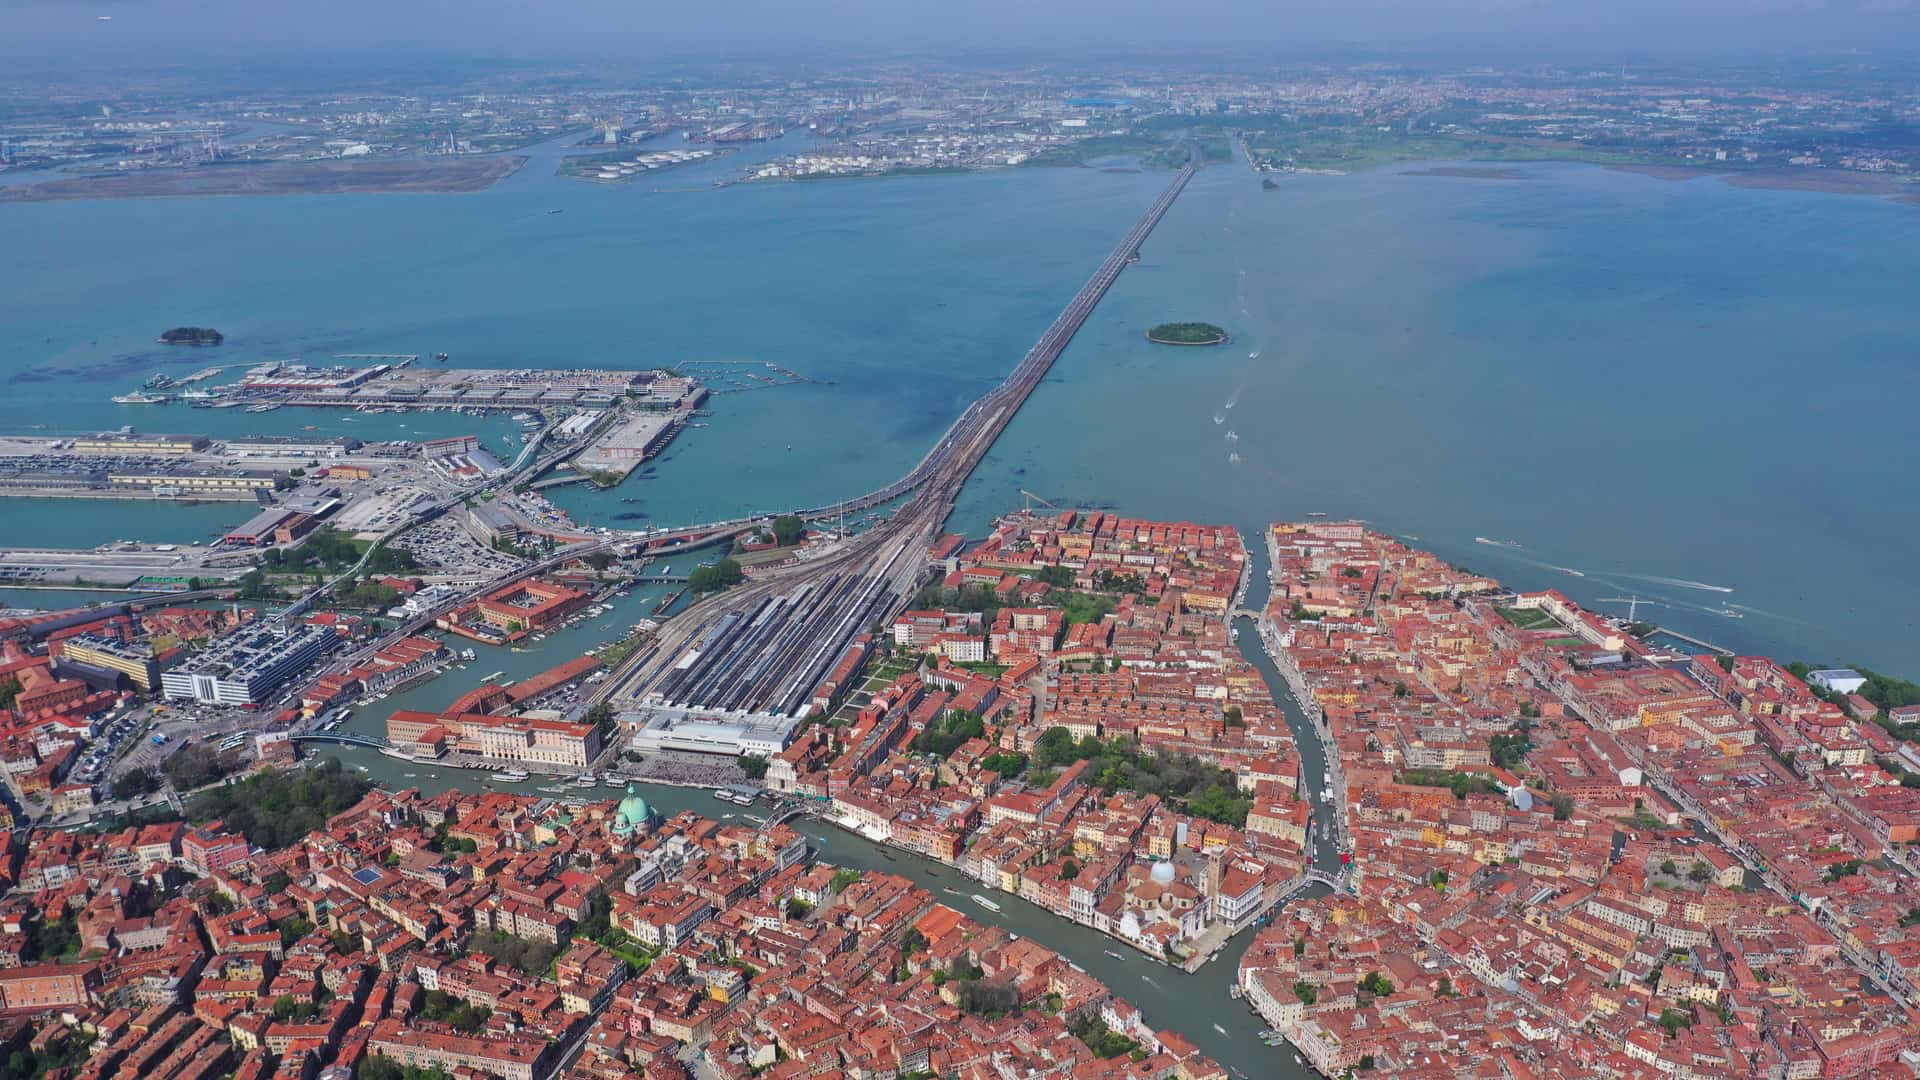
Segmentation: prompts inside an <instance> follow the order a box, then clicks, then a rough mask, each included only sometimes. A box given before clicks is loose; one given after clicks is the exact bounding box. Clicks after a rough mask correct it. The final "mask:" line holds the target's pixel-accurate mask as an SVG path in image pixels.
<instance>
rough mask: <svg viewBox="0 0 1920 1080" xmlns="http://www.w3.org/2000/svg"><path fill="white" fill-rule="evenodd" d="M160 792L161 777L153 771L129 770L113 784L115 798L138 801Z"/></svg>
mask: <svg viewBox="0 0 1920 1080" xmlns="http://www.w3.org/2000/svg"><path fill="white" fill-rule="evenodd" d="M158 790H160V777H159V776H157V775H155V773H154V771H153V770H152V769H129V770H127V772H126V773H124V774H122V775H121V777H120V778H119V779H117V780H115V781H114V782H113V797H114V798H116V799H122V800H124V799H137V798H139V797H140V796H142V795H148V794H151V793H153V792H155V791H158Z"/></svg>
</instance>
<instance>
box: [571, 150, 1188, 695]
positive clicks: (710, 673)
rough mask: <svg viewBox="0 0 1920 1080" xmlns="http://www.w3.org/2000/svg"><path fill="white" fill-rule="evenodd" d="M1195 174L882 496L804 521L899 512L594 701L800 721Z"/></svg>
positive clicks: (728, 609) (907, 581)
mask: <svg viewBox="0 0 1920 1080" xmlns="http://www.w3.org/2000/svg"><path fill="white" fill-rule="evenodd" d="M1194 172H1195V166H1194V165H1192V164H1188V165H1187V166H1186V167H1184V168H1182V169H1181V170H1180V172H1179V173H1178V174H1177V175H1176V176H1175V177H1174V179H1173V181H1172V183H1170V184H1169V185H1168V186H1167V188H1166V190H1164V191H1163V192H1161V194H1160V196H1159V197H1158V198H1157V199H1155V200H1154V202H1153V205H1151V206H1149V207H1148V208H1147V210H1146V212H1145V213H1143V214H1142V215H1141V216H1140V218H1139V220H1137V221H1136V222H1134V224H1133V226H1132V227H1131V228H1129V229H1128V230H1127V232H1126V234H1125V235H1124V236H1122V237H1121V238H1120V241H1119V243H1117V244H1116V245H1115V246H1114V248H1113V250H1112V251H1111V252H1110V253H1109V254H1108V255H1107V257H1106V259H1105V260H1104V261H1102V262H1101V263H1100V265H1099V267H1098V268H1096V269H1095V271H1094V273H1093V276H1092V277H1091V278H1089V279H1088V280H1087V282H1086V283H1085V284H1084V285H1082V286H1081V288H1080V290H1079V291H1078V292H1077V293H1075V294H1074V296H1073V299H1072V300H1071V301H1069V302H1068V304H1067V306H1066V308H1065V309H1063V310H1062V311H1061V312H1060V314H1059V316H1058V317H1056V318H1055V319H1054V321H1053V322H1052V324H1051V325H1049V326H1048V327H1047V330H1046V332H1045V333H1044V334H1042V335H1041V337H1040V340H1039V341H1037V342H1035V343H1034V345H1033V347H1032V348H1031V349H1029V350H1027V353H1026V355H1025V356H1024V357H1022V358H1021V360H1020V363H1019V365H1018V366H1016V367H1015V368H1014V369H1013V371H1012V372H1011V373H1009V374H1008V375H1007V377H1006V378H1005V379H1004V380H1003V381H1001V382H1000V384H999V385H997V386H995V387H994V388H993V389H992V390H990V391H989V392H987V393H986V394H985V395H983V396H982V397H981V398H980V399H979V400H977V401H975V402H974V403H973V404H971V405H969V406H968V407H967V409H966V411H965V412H963V413H962V414H961V415H960V417H959V419H957V420H955V421H954V423H953V425H952V426H951V427H949V428H948V429H947V430H946V431H945V432H944V433H943V434H942V435H941V437H940V440H939V441H938V442H937V443H935V444H934V446H933V448H932V449H931V450H929V451H928V452H927V455H926V456H925V457H924V458H922V459H921V461H920V463H919V464H917V465H915V466H914V468H913V470H912V471H910V472H908V473H907V474H906V475H905V476H903V477H901V478H900V479H898V480H896V481H894V482H893V483H891V484H888V485H887V486H886V487H883V488H880V489H879V490H877V491H873V492H869V493H867V494H865V495H862V496H860V497H858V498H855V499H848V500H845V501H843V502H839V503H835V504H833V505H831V506H825V507H816V508H813V509H811V510H806V511H802V512H801V513H802V515H803V516H811V517H824V516H827V515H830V514H834V513H840V512H845V511H849V510H860V509H865V508H868V507H873V506H879V505H883V504H886V503H891V502H894V501H896V500H899V499H901V498H903V497H906V496H908V495H911V498H910V499H908V500H907V501H906V502H905V503H903V504H902V505H901V506H900V509H899V511H898V512H897V513H895V514H894V515H893V516H892V517H891V518H889V519H888V520H886V521H885V522H882V523H880V524H879V525H876V526H875V527H874V528H872V529H870V530H868V531H866V532H864V533H861V534H860V535H858V536H856V537H853V538H851V539H848V540H846V541H844V542H843V543H842V546H841V547H840V548H839V549H838V550H837V551H834V552H832V553H829V554H823V555H821V556H820V557H818V558H815V559H812V560H811V561H808V562H804V563H801V564H799V565H796V566H792V567H786V568H783V569H780V570H776V571H768V572H766V573H764V574H761V575H759V576H756V577H755V578H754V579H752V580H751V581H749V582H747V583H746V584H744V585H741V586H739V587H736V588H735V589H733V590H731V591H729V592H726V593H721V594H718V595H716V596H714V597H710V598H708V599H707V600H705V601H702V602H701V603H699V604H697V605H696V606H695V607H693V608H690V609H689V610H687V611H686V612H684V613H682V614H681V615H679V616H677V617H675V618H674V619H673V620H672V621H671V622H670V623H668V624H667V626H666V627H665V628H663V629H662V630H661V632H660V633H659V634H658V635H656V636H655V637H654V639H653V640H652V641H651V642H649V643H648V645H647V646H645V647H643V648H642V649H639V650H636V651H635V652H634V654H633V655H632V656H630V657H629V658H628V659H627V660H626V662H624V663H623V664H622V665H621V666H620V667H619V669H618V670H616V671H615V673H614V675H613V677H611V678H609V679H608V680H607V681H606V682H605V683H603V684H602V685H601V688H600V691H599V692H598V693H597V694H596V697H597V698H601V699H611V700H614V701H616V702H622V703H626V704H630V705H649V706H655V707H681V708H698V709H710V710H725V711H730V712H736V713H743V714H757V715H761V716H780V717H791V716H796V715H799V714H800V713H802V712H803V711H804V710H805V709H806V707H807V705H808V703H809V702H810V700H811V694H812V692H813V689H814V687H815V686H817V685H818V684H819V682H820V679H821V678H822V677H823V676H824V675H825V674H826V672H827V671H828V670H829V669H830V668H831V666H832V665H833V664H834V662H835V661H836V660H837V659H838V658H839V657H840V655H841V654H842V653H843V652H844V650H845V648H846V646H847V644H848V643H849V642H850V641H851V640H852V638H853V637H854V636H855V635H857V634H860V633H862V632H864V631H866V630H868V629H870V628H871V627H873V626H874V625H875V624H878V623H884V622H886V621H888V620H890V619H892V618H893V616H894V615H895V614H896V613H897V612H898V611H899V610H900V609H901V608H903V607H904V606H905V605H906V603H907V601H908V600H909V599H910V598H911V597H912V596H913V593H914V592H915V590H916V589H917V588H918V586H919V583H920V580H921V579H922V577H923V576H924V574H925V571H926V552H927V549H928V545H929V544H930V543H931V542H932V540H933V538H934V537H935V536H936V535H937V534H938V531H939V529H940V528H941V526H942V525H944V523H945V522H946V519H947V517H948V515H949V514H950V513H951V512H952V510H953V504H954V500H955V499H956V498H957V497H958V495H959V492H960V488H961V486H962V485H963V484H964V483H965V482H966V480H967V477H968V476H970V475H971V474H972V473H973V470H974V469H975V468H976V467H977V466H978V465H979V463H980V461H981V459H982V458H984V457H985V456H986V454H987V451H988V450H989V449H991V448H992V446H993V444H994V442H995V440H997V439H998V438H999V436H1000V433H1001V432H1003V431H1004V430H1006V426H1007V424H1008V423H1010V422H1011V421H1012V420H1013V417H1014V415H1015V414H1016V413H1018V412H1019V410H1020V407H1021V406H1022V405H1024V404H1025V403H1026V400H1027V398H1028V397H1029V396H1030V395H1031V394H1032V393H1033V391H1034V389H1035V388H1036V387H1038V386H1039V384H1040V382H1041V380H1042V379H1044V378H1045V377H1046V374H1047V372H1048V370H1049V369H1050V368H1052V366H1053V362H1054V361H1055V360H1057V359H1058V358H1059V356H1060V354H1061V353H1062V352H1064V351H1065V350H1066V348H1067V345H1068V344H1069V343H1071V342H1072V340H1073V337H1074V335H1075V334H1076V333H1078V332H1079V330H1080V328H1081V327H1082V326H1084V325H1085V324H1086V321H1087V318H1088V317H1089V316H1091V315H1092V314H1093V311H1094V309H1095V308H1096V307H1097V306H1098V305H1099V303H1100V300H1101V298H1102V297H1104V296H1105V295H1106V294H1107V290H1108V289H1110V288H1112V287H1113V283H1114V282H1115V281H1116V280H1118V278H1119V277H1120V273H1121V271H1123V270H1125V269H1126V267H1127V265H1128V263H1129V262H1131V261H1132V260H1133V259H1134V257H1135V256H1136V255H1137V254H1138V253H1139V251H1140V247H1141V245H1142V244H1144V243H1145V242H1146V239H1147V237H1148V236H1149V235H1151V234H1152V232H1153V229H1154V227H1155V226H1156V225H1158V224H1159V223H1160V219H1161V218H1162V217H1164V216H1165V215H1166V212H1167V210H1168V209H1169V208H1170V207H1172V205H1173V203H1174V201H1175V200H1176V199H1178V198H1179V197H1180V193H1181V192H1182V191H1183V190H1184V189H1185V188H1186V185H1187V182H1188V181H1189V180H1191V179H1192V178H1193V174H1194ZM732 524H734V523H724V524H723V526H721V527H727V526H731V525H732Z"/></svg>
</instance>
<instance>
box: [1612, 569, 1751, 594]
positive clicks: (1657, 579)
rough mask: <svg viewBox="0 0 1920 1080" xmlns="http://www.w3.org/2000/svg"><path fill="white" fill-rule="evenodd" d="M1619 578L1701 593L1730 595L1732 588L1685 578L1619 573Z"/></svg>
mask: <svg viewBox="0 0 1920 1080" xmlns="http://www.w3.org/2000/svg"><path fill="white" fill-rule="evenodd" d="M1619 576H1620V577H1627V578H1633V579H1635V580H1636V581H1651V582H1653V583H1655V584H1657V585H1672V586H1673V587H1674V588H1676V589H1699V590H1701V591H1702V592H1721V593H1730V592H1732V591H1733V586H1731V585H1713V584H1709V583H1708V582H1705V581H1689V580H1687V579H1686V578H1670V577H1661V576H1660V575H1658V574H1627V573H1621V574H1620V575H1619Z"/></svg>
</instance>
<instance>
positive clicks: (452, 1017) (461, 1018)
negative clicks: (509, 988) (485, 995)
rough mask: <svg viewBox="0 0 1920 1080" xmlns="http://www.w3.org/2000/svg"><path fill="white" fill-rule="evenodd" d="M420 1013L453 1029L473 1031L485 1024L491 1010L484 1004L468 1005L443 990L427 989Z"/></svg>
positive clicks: (491, 1013) (490, 1014) (491, 1012)
mask: <svg viewBox="0 0 1920 1080" xmlns="http://www.w3.org/2000/svg"><path fill="white" fill-rule="evenodd" d="M420 1015H422V1016H424V1017H426V1018H427V1019H429V1020H432V1021H433V1022H435V1023H438V1024H446V1025H447V1026H448V1027H451V1028H453V1029H454V1030H455V1031H466V1032H474V1031H479V1030H480V1029H481V1028H483V1027H485V1026H486V1025H487V1018H488V1017H490V1016H492V1015H493V1010H492V1009H489V1008H487V1007H486V1006H485V1005H469V1004H467V1003H466V1002H464V1001H461V1000H460V999H459V998H457V997H454V996H453V995H452V994H449V993H447V992H446V991H445V990H429V991H427V999H426V1004H425V1006H424V1007H423V1008H422V1009H421V1010H420Z"/></svg>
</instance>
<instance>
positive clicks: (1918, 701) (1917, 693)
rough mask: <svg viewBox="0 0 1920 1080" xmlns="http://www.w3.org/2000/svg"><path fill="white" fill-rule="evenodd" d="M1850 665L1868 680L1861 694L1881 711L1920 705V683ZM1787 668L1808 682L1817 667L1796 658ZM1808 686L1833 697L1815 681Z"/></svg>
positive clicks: (1857, 665)
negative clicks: (1809, 676)
mask: <svg viewBox="0 0 1920 1080" xmlns="http://www.w3.org/2000/svg"><path fill="white" fill-rule="evenodd" d="M1848 666H1849V667H1851V668H1853V670H1855V671H1857V672H1859V673H1860V677H1861V678H1863V679H1865V680H1866V681H1867V682H1866V685H1865V686H1862V687H1861V688H1860V690H1859V694H1860V696H1861V697H1863V698H1866V699H1867V700H1868V701H1871V702H1873V703H1874V704H1875V705H1878V706H1879V707H1880V709H1881V711H1883V712H1884V711H1886V710H1888V709H1897V708H1899V707H1901V706H1902V705H1920V683H1915V682H1911V681H1909V680H1906V679H1896V678H1894V677H1893V676H1891V675H1882V674H1881V673H1880V672H1878V671H1875V670H1873V669H1872V668H1868V667H1861V666H1860V665H1859V664H1849V665H1848ZM1787 670H1788V671H1791V672H1793V674H1794V676H1795V677H1796V678H1798V679H1800V681H1802V682H1806V678H1807V676H1808V675H1810V674H1812V673H1813V671H1814V670H1815V669H1814V666H1813V665H1812V664H1809V663H1807V662H1805V661H1803V660H1796V661H1794V662H1793V663H1791V664H1788V665H1787ZM1807 687H1808V688H1809V689H1811V690H1812V691H1813V692H1814V693H1816V694H1819V695H1821V696H1822V697H1829V698H1830V697H1831V692H1830V691H1826V690H1822V689H1821V688H1820V687H1818V686H1816V685H1814V684H1813V683H1807ZM1836 703H1837V702H1836Z"/></svg>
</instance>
